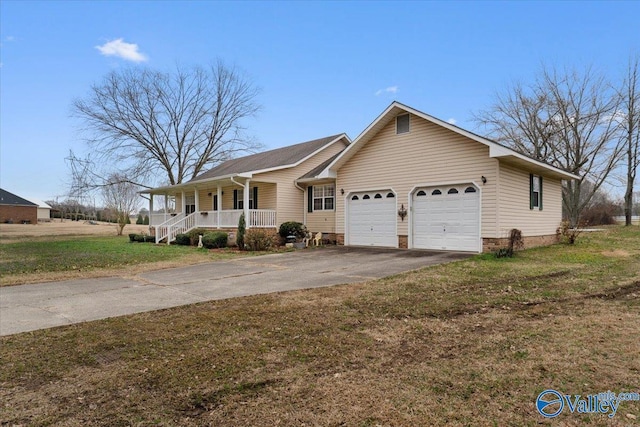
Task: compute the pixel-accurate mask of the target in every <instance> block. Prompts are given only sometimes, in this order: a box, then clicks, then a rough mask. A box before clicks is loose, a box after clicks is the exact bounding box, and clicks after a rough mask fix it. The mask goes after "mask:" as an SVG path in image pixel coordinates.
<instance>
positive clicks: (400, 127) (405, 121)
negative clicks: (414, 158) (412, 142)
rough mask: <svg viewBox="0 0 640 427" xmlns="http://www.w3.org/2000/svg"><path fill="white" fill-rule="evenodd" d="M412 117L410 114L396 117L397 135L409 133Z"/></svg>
mask: <svg viewBox="0 0 640 427" xmlns="http://www.w3.org/2000/svg"><path fill="white" fill-rule="evenodd" d="M410 119H411V117H410V116H409V114H403V115H401V116H397V117H396V133H397V134H401V133H407V132H409V123H410Z"/></svg>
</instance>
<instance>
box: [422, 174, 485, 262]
mask: <svg viewBox="0 0 640 427" xmlns="http://www.w3.org/2000/svg"><path fill="white" fill-rule="evenodd" d="M412 226H413V231H412V234H413V247H414V248H420V249H438V250H453V251H473V252H477V251H478V250H479V247H480V246H479V245H480V192H479V191H478V189H477V188H476V187H475V186H474V185H472V184H464V185H462V184H461V185H450V186H440V187H428V188H422V189H418V190H417V191H416V192H415V193H414V194H413V222H412Z"/></svg>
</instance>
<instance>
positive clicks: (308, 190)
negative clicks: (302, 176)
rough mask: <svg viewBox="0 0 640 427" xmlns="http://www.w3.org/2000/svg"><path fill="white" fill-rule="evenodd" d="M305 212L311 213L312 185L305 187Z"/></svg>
mask: <svg viewBox="0 0 640 427" xmlns="http://www.w3.org/2000/svg"><path fill="white" fill-rule="evenodd" d="M307 212H313V185H310V186H308V187H307Z"/></svg>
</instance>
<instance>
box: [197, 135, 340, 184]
mask: <svg viewBox="0 0 640 427" xmlns="http://www.w3.org/2000/svg"><path fill="white" fill-rule="evenodd" d="M342 139H344V141H345V142H346V143H347V144H349V143H350V140H349V138H348V137H347V135H346V134H344V133H342V134H338V135H332V136H327V137H325V138H320V139H314V140H312V141H306V142H302V143H299V144H295V145H290V146H287V147H281V148H276V149H274V150H269V151H264V152H262V153H256V154H251V155H249V156H244V157H240V158H237V159H232V160H228V161H226V162H224V163H221V164H219V165H218V166H216V167H214V168H213V169H210V170H208V171H207V172H205V173H203V174H201V175H199V176H197V177H195V178H194V179H192V180H191V181H189V182H196V181H203V180H209V179H215V178H216V177H223V176H229V175H235V174H241V173H259V172H266V171H270V170H277V169H284V168H288V167H293V166H297V165H298V164H300V163H302V162H303V161H305V160H307V159H308V158H310V157H311V156H313V155H314V154H316V153H317V152H319V151H322V150H323V149H324V148H326V147H327V146H329V145H331V144H333V143H335V142H337V141H340V140H342Z"/></svg>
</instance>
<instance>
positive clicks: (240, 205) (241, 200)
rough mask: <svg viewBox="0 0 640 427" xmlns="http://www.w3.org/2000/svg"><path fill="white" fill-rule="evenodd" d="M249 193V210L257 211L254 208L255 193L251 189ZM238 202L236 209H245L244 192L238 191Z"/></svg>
mask: <svg viewBox="0 0 640 427" xmlns="http://www.w3.org/2000/svg"><path fill="white" fill-rule="evenodd" d="M250 190H251V191H249V209H255V208H254V207H253V192H254V189H253V188H251V189H250ZM236 197H237V200H236V209H244V191H243V190H238V192H237V196H236Z"/></svg>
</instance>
